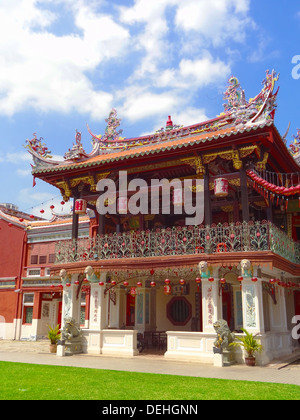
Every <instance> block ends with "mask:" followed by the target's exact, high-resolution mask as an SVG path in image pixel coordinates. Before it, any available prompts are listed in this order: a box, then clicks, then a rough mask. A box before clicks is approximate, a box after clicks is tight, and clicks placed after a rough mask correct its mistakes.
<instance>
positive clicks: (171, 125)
mask: <svg viewBox="0 0 300 420" xmlns="http://www.w3.org/2000/svg"><path fill="white" fill-rule="evenodd" d="M172 128H173V121H172V120H171V115H169V116H168V120H167V122H166V130H171V129H172Z"/></svg>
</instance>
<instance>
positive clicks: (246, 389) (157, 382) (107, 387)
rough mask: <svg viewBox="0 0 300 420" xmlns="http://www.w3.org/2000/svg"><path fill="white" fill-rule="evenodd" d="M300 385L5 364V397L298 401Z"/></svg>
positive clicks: (0, 374)
mask: <svg viewBox="0 0 300 420" xmlns="http://www.w3.org/2000/svg"><path fill="white" fill-rule="evenodd" d="M299 398H300V387H299V386H297V385H286V384H274V383H264V382H250V381H231V380H225V379H207V378H195V377H187V376H175V375H159V374H151V373H135V372H119V371H111V370H102V369H101V370H100V369H88V368H76V367H62V366H49V365H33V364H26V363H12V362H0V400H135V401H137V400H177V401H178V400H180V401H182V400H299Z"/></svg>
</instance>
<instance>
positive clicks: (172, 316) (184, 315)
mask: <svg viewBox="0 0 300 420" xmlns="http://www.w3.org/2000/svg"><path fill="white" fill-rule="evenodd" d="M167 317H168V319H169V320H170V321H171V322H172V324H173V325H185V324H186V323H187V322H188V321H189V320H190V319H191V317H192V305H191V304H190V302H189V301H188V300H187V299H186V298H185V297H179V296H176V297H174V298H173V299H172V300H171V301H170V302H169V303H168V305H167Z"/></svg>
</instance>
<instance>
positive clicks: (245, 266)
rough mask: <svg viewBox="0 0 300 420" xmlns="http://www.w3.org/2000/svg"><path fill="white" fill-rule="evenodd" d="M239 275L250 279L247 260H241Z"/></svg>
mask: <svg viewBox="0 0 300 420" xmlns="http://www.w3.org/2000/svg"><path fill="white" fill-rule="evenodd" d="M241 274H242V276H244V277H251V262H250V261H249V260H241Z"/></svg>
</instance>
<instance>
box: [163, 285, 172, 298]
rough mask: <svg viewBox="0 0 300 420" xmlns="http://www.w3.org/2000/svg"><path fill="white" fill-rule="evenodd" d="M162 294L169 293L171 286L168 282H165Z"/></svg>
mask: <svg viewBox="0 0 300 420" xmlns="http://www.w3.org/2000/svg"><path fill="white" fill-rule="evenodd" d="M164 294H165V295H170V294H171V286H170V285H169V284H166V285H165V286H164Z"/></svg>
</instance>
